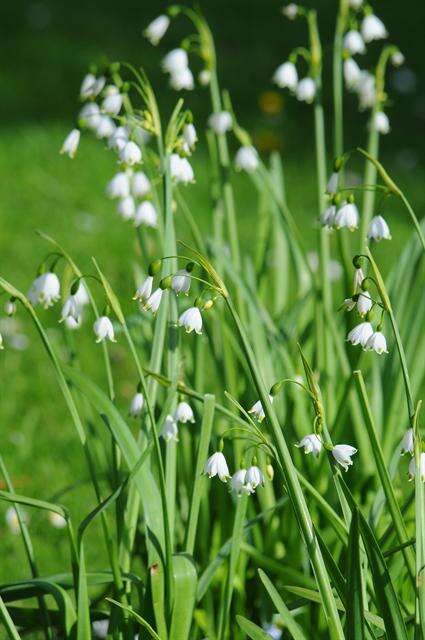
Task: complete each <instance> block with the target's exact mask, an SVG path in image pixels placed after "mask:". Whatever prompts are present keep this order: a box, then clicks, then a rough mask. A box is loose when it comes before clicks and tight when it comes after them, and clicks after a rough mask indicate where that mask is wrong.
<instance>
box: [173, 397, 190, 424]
mask: <svg viewBox="0 0 425 640" xmlns="http://www.w3.org/2000/svg"><path fill="white" fill-rule="evenodd" d="M174 419H175V420H176V421H177V422H181V423H183V424H186V422H195V416H194V415H193V411H192V407H191V406H190V404H188V403H187V402H179V403H178V405H177V407H176V410H175V412H174Z"/></svg>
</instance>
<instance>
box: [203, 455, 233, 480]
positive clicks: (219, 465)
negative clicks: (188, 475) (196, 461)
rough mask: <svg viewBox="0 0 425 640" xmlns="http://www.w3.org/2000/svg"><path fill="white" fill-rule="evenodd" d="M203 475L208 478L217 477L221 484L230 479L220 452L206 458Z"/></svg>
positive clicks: (227, 468)
mask: <svg viewBox="0 0 425 640" xmlns="http://www.w3.org/2000/svg"><path fill="white" fill-rule="evenodd" d="M204 473H205V474H206V475H207V476H208V477H209V478H214V476H218V477H219V478H220V480H221V481H222V482H227V479H228V478H230V473H229V467H228V466H227V462H226V458H225V457H224V454H223V453H222V452H221V451H216V452H215V453H213V454H212V456H210V457H209V458H208V460H207V461H206V463H205V467H204Z"/></svg>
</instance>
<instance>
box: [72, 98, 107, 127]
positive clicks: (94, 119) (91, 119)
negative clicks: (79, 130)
mask: <svg viewBox="0 0 425 640" xmlns="http://www.w3.org/2000/svg"><path fill="white" fill-rule="evenodd" d="M101 117H102V116H101V115H100V109H99V107H98V105H97V104H96V103H95V102H90V103H89V104H85V105H84V107H83V108H82V109H81V111H80V113H79V115H78V119H79V121H80V123H81V125H82V126H84V127H87V128H88V129H91V130H92V131H95V130H96V129H97V126H98V124H99V122H100V119H101Z"/></svg>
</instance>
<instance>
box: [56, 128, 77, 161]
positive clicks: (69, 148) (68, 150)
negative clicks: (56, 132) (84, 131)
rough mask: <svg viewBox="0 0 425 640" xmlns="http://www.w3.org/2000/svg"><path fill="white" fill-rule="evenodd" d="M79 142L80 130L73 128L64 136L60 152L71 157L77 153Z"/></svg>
mask: <svg viewBox="0 0 425 640" xmlns="http://www.w3.org/2000/svg"><path fill="white" fill-rule="evenodd" d="M79 143H80V130H79V129H73V130H72V131H71V133H68V135H67V136H66V138H65V141H64V143H63V145H62V149H61V150H60V152H61V153H65V154H66V155H67V156H69V157H70V158H73V157H74V156H75V154H76V153H77V149H78V145H79Z"/></svg>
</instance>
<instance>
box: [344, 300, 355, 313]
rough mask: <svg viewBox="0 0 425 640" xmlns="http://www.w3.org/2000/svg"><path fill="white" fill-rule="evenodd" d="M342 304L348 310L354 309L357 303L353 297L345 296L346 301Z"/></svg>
mask: <svg viewBox="0 0 425 640" xmlns="http://www.w3.org/2000/svg"><path fill="white" fill-rule="evenodd" d="M342 306H343V307H344V309H345V310H346V311H352V310H353V309H354V307H355V306H356V303H355V301H354V300H353V298H345V300H344V302H343V303H342Z"/></svg>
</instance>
